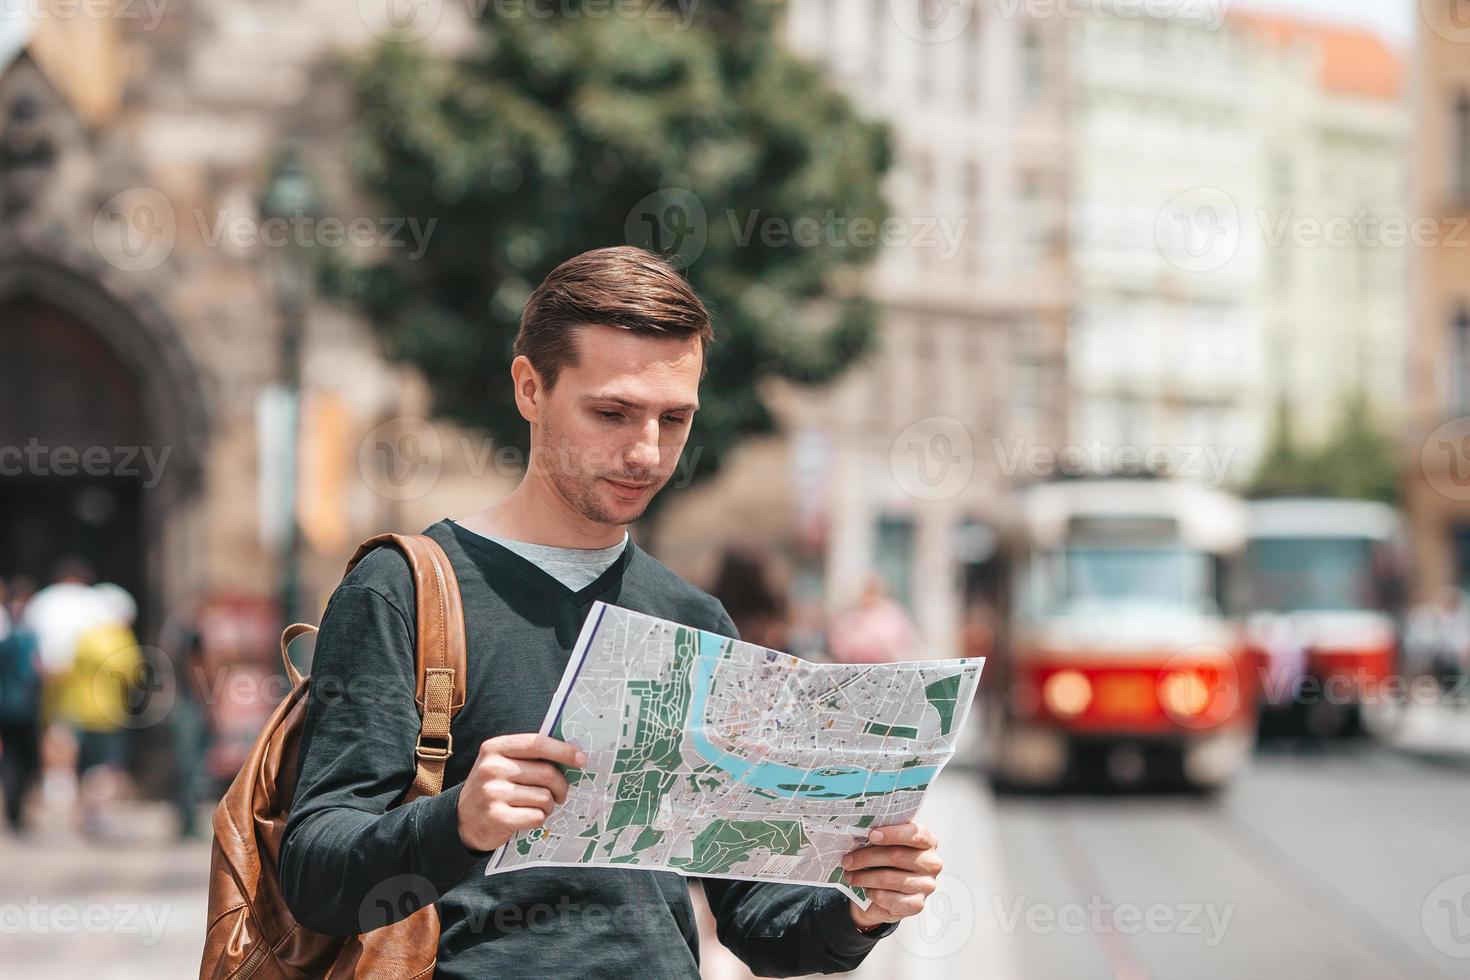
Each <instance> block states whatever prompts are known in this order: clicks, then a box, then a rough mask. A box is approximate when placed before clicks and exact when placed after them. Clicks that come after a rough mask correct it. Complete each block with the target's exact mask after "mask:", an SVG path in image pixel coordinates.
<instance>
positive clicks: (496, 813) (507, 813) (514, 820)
mask: <svg viewBox="0 0 1470 980" xmlns="http://www.w3.org/2000/svg"><path fill="white" fill-rule="evenodd" d="M490 817H491V819H493V820H496V821H498V822H499V823H500V825H501V826H502V827H505V828H506V829H507V830H530V829H532V828H533V827H539V826H541V825H542V824H543V823H545V822H546V811H545V810H542V809H541V808H540V807H534V806H512V805H511V804H509V803H499V802H497V803H493V804H491V805H490Z"/></svg>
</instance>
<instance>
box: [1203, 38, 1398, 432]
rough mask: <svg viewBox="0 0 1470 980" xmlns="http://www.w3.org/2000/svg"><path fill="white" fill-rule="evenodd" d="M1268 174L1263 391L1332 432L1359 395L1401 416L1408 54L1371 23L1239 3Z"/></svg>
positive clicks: (1386, 424)
mask: <svg viewBox="0 0 1470 980" xmlns="http://www.w3.org/2000/svg"><path fill="white" fill-rule="evenodd" d="M1229 23H1230V26H1231V27H1232V29H1233V31H1234V33H1235V34H1236V35H1237V36H1238V37H1239V38H1240V39H1241V40H1242V42H1244V44H1245V51H1244V54H1245V56H1246V57H1247V58H1249V61H1250V64H1251V66H1252V68H1251V74H1252V76H1253V77H1254V78H1256V79H1257V84H1256V88H1255V92H1254V93H1253V95H1252V102H1253V106H1252V118H1253V119H1254V120H1255V121H1256V124H1257V125H1255V126H1254V127H1253V130H1254V134H1253V135H1254V141H1255V157H1256V160H1257V166H1258V167H1259V170H1260V174H1261V180H1260V189H1259V198H1258V201H1257V204H1256V213H1255V214H1254V215H1253V218H1252V222H1251V223H1252V225H1253V231H1254V234H1256V235H1257V236H1259V237H1260V239H1261V240H1262V244H1263V246H1264V247H1263V249H1262V254H1263V256H1264V262H1263V269H1262V277H1261V281H1260V293H1259V302H1260V304H1261V307H1262V310H1263V320H1262V327H1263V338H1262V340H1263V345H1262V346H1263V351H1264V358H1263V367H1264V369H1265V370H1264V377H1265V382H1266V383H1265V386H1264V388H1265V392H1264V393H1265V394H1266V395H1267V400H1268V401H1269V402H1270V403H1271V405H1272V407H1273V408H1274V405H1275V403H1276V401H1277V400H1279V399H1283V398H1284V399H1285V400H1286V403H1287V404H1288V405H1289V407H1290V411H1291V418H1292V423H1293V429H1294V433H1295V435H1296V436H1297V437H1298V438H1300V439H1302V440H1304V441H1306V442H1308V443H1320V442H1322V441H1323V440H1325V439H1326V438H1327V437H1328V436H1329V435H1330V434H1331V432H1332V429H1333V427H1334V426H1335V425H1336V424H1337V422H1338V420H1339V418H1340V417H1341V413H1342V410H1343V406H1344V403H1345V402H1346V401H1347V400H1348V399H1349V398H1351V397H1352V396H1353V395H1354V394H1356V393H1358V392H1361V393H1362V394H1363V395H1364V396H1365V397H1366V398H1367V399H1368V403H1369V406H1370V407H1371V409H1372V410H1373V412H1374V415H1375V416H1376V420H1377V421H1378V423H1379V424H1380V425H1382V426H1383V428H1384V431H1396V430H1397V429H1398V427H1399V426H1400V425H1401V424H1402V422H1403V417H1404V412H1403V406H1404V393H1405V390H1406V389H1405V383H1406V380H1407V377H1408V372H1407V369H1406V363H1405V356H1406V351H1405V337H1406V333H1407V332H1406V330H1405V328H1404V327H1405V323H1406V322H1407V320H1408V317H1409V304H1408V292H1407V290H1406V288H1405V286H1406V283H1407V277H1408V269H1409V259H1410V255H1411V253H1412V251H1413V249H1412V246H1411V245H1410V243H1409V236H1410V234H1411V232H1412V214H1413V212H1412V210H1411V206H1410V203H1409V202H1410V197H1409V160H1410V156H1411V154H1410V146H1411V144H1410V117H1409V107H1410V102H1409V87H1408V84H1407V66H1406V59H1405V57H1404V53H1403V52H1401V51H1398V50H1396V49H1395V48H1393V47H1391V46H1390V45H1389V44H1388V43H1386V42H1385V41H1384V40H1383V39H1382V38H1380V37H1378V36H1377V35H1375V34H1374V33H1372V32H1371V31H1369V30H1366V29H1364V28H1358V27H1349V26H1342V25H1330V24H1324V23H1319V22H1314V21H1304V20H1294V19H1290V18H1285V17H1279V16H1270V15H1265V14H1251V13H1245V12H1241V13H1237V14H1235V15H1233V16H1232V17H1231V19H1230V21H1229Z"/></svg>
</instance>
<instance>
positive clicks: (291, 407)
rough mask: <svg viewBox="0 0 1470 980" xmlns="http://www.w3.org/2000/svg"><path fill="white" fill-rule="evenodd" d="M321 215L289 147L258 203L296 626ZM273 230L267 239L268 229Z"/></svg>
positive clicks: (286, 566) (284, 610)
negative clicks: (304, 365) (305, 410)
mask: <svg viewBox="0 0 1470 980" xmlns="http://www.w3.org/2000/svg"><path fill="white" fill-rule="evenodd" d="M320 211H321V198H320V194H319V192H318V190H317V185H316V181H315V180H314V179H313V177H312V175H311V173H310V172H309V171H308V170H307V169H306V165H305V163H304V162H303V161H302V159H301V153H300V151H299V150H298V149H297V148H296V147H295V146H291V145H288V146H286V147H285V148H284V149H283V150H282V151H281V153H280V155H279V156H278V157H277V159H276V163H275V166H274V168H273V169H272V171H271V176H270V179H269V181H268V182H267V184H266V187H265V191H264V193H263V194H262V196H261V199H260V219H261V223H262V234H261V235H260V236H259V241H261V242H262V243H263V244H264V245H265V246H266V247H267V248H270V249H271V250H272V253H273V254H272V258H271V265H272V266H273V270H272V271H273V274H274V284H275V299H276V309H277V312H278V314H279V317H280V329H281V333H280V364H279V372H280V385H281V389H282V392H283V394H284V396H285V397H284V398H283V401H284V402H285V404H286V406H287V422H286V425H285V430H286V431H285V436H286V438H285V439H284V440H283V441H284V447H283V452H284V460H283V462H284V468H283V475H284V478H283V480H282V488H283V490H282V497H283V499H282V506H283V515H282V516H283V520H284V538H283V540H282V542H281V615H282V616H283V617H284V619H285V621H286V622H287V623H292V622H295V621H296V619H297V609H298V605H299V598H300V592H301V568H300V563H301V529H300V526H299V524H298V522H297V519H296V483H297V452H298V449H299V442H300V430H301V407H300V406H301V345H302V338H303V336H304V334H305V332H306V314H307V310H308V309H309V308H310V306H311V301H312V297H313V296H314V294H315V292H316V277H317V269H318V255H317V248H316V244H315V243H314V242H313V241H311V240H310V238H309V235H308V234H307V231H308V230H309V226H310V224H311V222H312V219H314V218H315V217H316V216H317V215H318V214H319V213H320ZM267 222H270V223H272V224H274V225H275V226H276V227H275V228H274V229H272V233H271V234H266V233H265V226H266V223H267Z"/></svg>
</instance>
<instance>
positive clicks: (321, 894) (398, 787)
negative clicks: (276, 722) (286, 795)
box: [280, 583, 485, 935]
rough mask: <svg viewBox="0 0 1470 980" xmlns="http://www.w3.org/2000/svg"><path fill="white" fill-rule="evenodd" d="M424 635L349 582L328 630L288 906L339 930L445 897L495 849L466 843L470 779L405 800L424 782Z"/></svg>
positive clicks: (380, 921)
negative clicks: (418, 755)
mask: <svg viewBox="0 0 1470 980" xmlns="http://www.w3.org/2000/svg"><path fill="white" fill-rule="evenodd" d="M414 669H415V668H414V641H413V637H412V634H411V632H410V630H409V627H408V622H407V620H406V618H405V616H404V615H403V613H402V612H400V611H399V610H398V608H397V607H396V606H394V605H393V604H392V603H391V602H390V601H389V600H388V599H387V598H386V597H385V596H384V595H383V594H382V593H380V592H379V591H377V590H376V589H375V588H372V587H370V586H367V585H358V584H345V583H344V584H343V585H341V586H339V587H338V588H337V591H336V592H335V593H333V595H332V598H331V600H330V601H329V602H328V605H327V610H326V613H325V615H324V616H323V618H322V624H321V630H320V632H319V633H318V634H317V643H316V655H315V657H314V658H313V663H312V675H311V689H310V701H309V703H308V705H307V711H306V721H305V728H304V730H303V732H302V739H301V747H300V762H299V765H300V769H299V773H298V776H297V782H296V793H295V797H294V799H293V801H292V805H291V811H290V816H289V818H288V820H287V823H286V831H285V835H284V838H283V840H282V842H281V854H280V880H281V889H282V892H283V896H284V898H285V900H286V904H287V907H288V908H290V910H291V913H292V914H293V915H294V916H296V919H297V921H299V922H300V923H301V924H302V925H304V926H306V927H307V928H308V929H312V930H314V931H316V932H321V933H326V934H328V935H351V934H354V933H359V932H366V931H370V930H371V929H373V928H377V927H379V926H383V925H386V924H387V923H389V922H393V921H397V920H398V919H402V918H406V917H407V916H408V915H410V914H411V913H413V912H414V911H416V910H417V909H419V908H421V907H423V906H425V905H428V904H430V903H432V902H434V901H437V900H438V898H439V896H441V895H443V894H444V893H445V892H446V891H447V890H448V889H449V888H451V887H452V886H453V885H454V884H455V883H456V882H458V881H459V879H460V878H462V877H463V876H464V874H465V873H466V872H467V871H468V870H469V869H470V868H471V866H472V865H473V864H474V863H475V862H476V861H478V860H480V859H482V858H483V857H484V856H485V855H484V854H482V853H479V852H475V851H472V850H470V849H468V848H467V847H465V846H464V844H463V843H462V841H461V840H460V837H459V826H458V818H457V815H456V812H455V805H456V803H457V801H458V800H459V790H460V786H459V785H455V786H453V787H450V788H446V789H445V790H444V791H443V792H442V793H440V794H439V795H437V796H428V797H421V798H419V799H417V800H414V801H413V802H411V803H405V804H403V805H400V806H395V805H394V804H395V803H397V802H398V801H399V800H401V799H402V798H403V796H404V795H405V793H407V791H408V789H409V787H410V786H412V784H413V778H414V770H415V759H414V745H415V743H416V742H417V740H418V733H419V715H418V709H417V707H416V706H415V704H414V689H415V686H416V680H415V674H414Z"/></svg>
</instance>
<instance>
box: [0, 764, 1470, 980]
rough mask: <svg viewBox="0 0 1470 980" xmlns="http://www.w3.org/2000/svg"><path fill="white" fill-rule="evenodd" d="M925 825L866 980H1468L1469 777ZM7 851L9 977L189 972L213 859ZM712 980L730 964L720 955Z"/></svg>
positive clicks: (1425, 775) (1038, 807) (43, 843)
mask: <svg viewBox="0 0 1470 980" xmlns="http://www.w3.org/2000/svg"><path fill="white" fill-rule="evenodd" d="M920 819H921V820H923V821H924V822H926V823H928V824H930V825H931V826H932V827H934V828H935V830H936V831H937V832H938V833H939V836H940V839H941V841H942V846H941V852H942V854H943V855H944V857H945V861H946V870H945V873H944V874H943V875H942V876H941V881H942V883H943V886H942V888H941V890H940V892H939V893H938V894H937V895H936V896H935V897H934V898H933V899H932V900H931V902H930V910H929V911H928V912H926V913H925V915H924V916H922V917H920V918H919V919H917V920H913V921H910V922H908V923H905V925H904V926H903V927H902V928H901V929H900V930H899V932H898V934H897V935H896V936H894V937H893V938H891V939H889V940H887V941H885V942H884V943H883V944H882V945H881V946H880V947H879V948H878V950H877V951H875V953H874V954H873V955H872V956H871V957H870V958H869V961H868V962H867V963H866V964H865V965H864V967H863V969H862V970H860V971H859V976H860V977H862V978H864V980H906V978H921V977H922V978H925V980H928V978H943V977H956V978H966V980H970V978H977V977H981V978H987V980H991V978H994V980H1063V978H1065V980H1088V978H1099V980H1142V978H1160V980H1176V978H1188V980H1214V978H1220V980H1226V978H1229V980H1237V978H1248V980H1274V978H1291V980H1314V978H1326V980H1356V978H1365V980H1366V978H1373V980H1389V978H1396V977H1402V978H1413V980H1439V978H1454V977H1461V978H1463V977H1470V770H1467V769H1465V768H1455V767H1452V766H1445V765H1436V764H1432V763H1429V762H1423V761H1419V760H1416V759H1414V758H1411V757H1407V756H1403V755H1399V754H1396V753H1393V752H1390V751H1387V750H1384V749H1378V748H1374V747H1373V746H1372V745H1371V744H1368V745H1356V746H1350V747H1346V748H1343V749H1339V750H1334V751H1331V752H1326V753H1317V754H1293V753H1286V752H1275V753H1268V754H1265V755H1263V756H1262V757H1260V758H1259V759H1258V760H1257V761H1256V763H1255V765H1254V766H1253V767H1252V768H1251V769H1250V770H1249V771H1248V772H1247V773H1246V774H1245V775H1244V777H1243V778H1242V779H1241V780H1240V781H1239V782H1238V783H1237V784H1236V785H1234V786H1233V787H1232V788H1231V789H1230V790H1229V791H1228V792H1226V793H1225V794H1224V795H1223V796H1222V797H1221V798H1220V799H1218V800H1216V801H1203V800H1198V799H1194V798H1190V797H1179V796H1137V795H1116V796H1096V795H1094V796H1077V795H1071V796H1064V795H1004V796H1001V797H1000V798H998V799H997V798H995V797H994V796H992V794H991V793H990V790H989V789H988V787H987V786H986V784H985V782H984V781H983V779H981V778H980V776H979V774H978V773H977V772H976V771H975V770H974V769H973V768H972V767H970V766H969V765H968V763H967V761H966V759H965V758H964V757H962V758H961V759H959V760H957V761H956V763H955V764H953V765H952V766H951V767H950V768H949V769H947V770H946V771H945V773H944V774H943V776H941V778H940V781H939V784H938V786H937V787H936V792H935V795H934V796H933V797H932V798H931V799H930V801H929V802H928V803H927V804H926V806H925V810H924V812H923V813H922V814H921V817H920ZM123 823H124V827H125V829H126V832H127V837H126V838H125V839H124V840H121V841H117V842H115V843H112V844H109V845H96V844H89V843H86V842H85V841H83V840H81V839H80V838H78V837H77V836H76V835H74V834H73V833H71V831H69V830H68V829H67V827H66V825H65V821H64V820H61V819H53V820H50V821H47V823H46V825H45V826H44V827H43V828H41V829H40V830H38V831H37V832H36V834H35V835H34V837H33V838H32V839H31V840H29V841H26V842H23V843H17V842H15V841H13V840H11V839H9V838H5V837H3V836H0V869H3V873H0V977H6V978H8V977H11V976H15V977H37V976H40V977H45V978H46V980H70V978H85V980H131V978H135V977H137V978H145V977H146V978H150V980H151V978H154V977H177V976H188V975H191V973H192V971H194V970H195V969H197V963H198V950H199V942H200V936H202V934H203V925H204V923H203V915H204V886H205V878H206V873H207V859H208V851H207V848H206V847H205V846H204V845H202V844H198V843H194V844H189V845H185V846H179V845H176V844H174V843H172V842H171V841H170V840H169V839H168V834H167V826H168V820H167V813H166V811H163V810H161V809H159V808H149V807H141V808H135V809H133V810H131V811H130V812H129V814H128V818H127V819H126V820H125V821H124V822H123ZM709 953H710V955H709V956H707V961H708V962H709V964H710V967H711V970H710V974H711V975H712V976H714V975H722V976H723V975H728V974H717V973H716V970H717V964H718V963H719V962H720V957H719V956H718V955H717V951H715V950H709Z"/></svg>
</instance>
